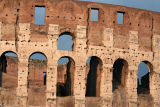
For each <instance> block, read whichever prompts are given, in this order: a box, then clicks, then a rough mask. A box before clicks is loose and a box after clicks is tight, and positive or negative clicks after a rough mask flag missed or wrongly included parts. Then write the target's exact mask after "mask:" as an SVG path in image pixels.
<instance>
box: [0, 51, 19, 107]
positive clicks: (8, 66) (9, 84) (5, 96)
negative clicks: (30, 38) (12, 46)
mask: <svg viewBox="0 0 160 107" xmlns="http://www.w3.org/2000/svg"><path fill="white" fill-rule="evenodd" d="M17 86H18V56H17V54H16V53H14V52H12V51H7V52H4V53H3V54H2V55H1V57H0V89H1V90H0V92H1V95H0V103H1V104H2V105H3V104H4V105H6V106H11V105H14V104H15V102H16V98H17V96H16V88H17Z"/></svg>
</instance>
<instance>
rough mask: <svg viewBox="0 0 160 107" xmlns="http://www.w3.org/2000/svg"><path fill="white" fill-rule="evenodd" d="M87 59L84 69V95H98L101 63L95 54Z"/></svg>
mask: <svg viewBox="0 0 160 107" xmlns="http://www.w3.org/2000/svg"><path fill="white" fill-rule="evenodd" d="M89 60H90V61H88V60H87V65H86V66H87V68H88V70H87V69H86V77H87V80H86V83H87V84H86V97H89V96H90V97H91V96H92V97H99V96H100V84H101V72H102V66H103V63H102V60H101V59H100V58H99V57H97V56H92V57H90V58H89Z"/></svg>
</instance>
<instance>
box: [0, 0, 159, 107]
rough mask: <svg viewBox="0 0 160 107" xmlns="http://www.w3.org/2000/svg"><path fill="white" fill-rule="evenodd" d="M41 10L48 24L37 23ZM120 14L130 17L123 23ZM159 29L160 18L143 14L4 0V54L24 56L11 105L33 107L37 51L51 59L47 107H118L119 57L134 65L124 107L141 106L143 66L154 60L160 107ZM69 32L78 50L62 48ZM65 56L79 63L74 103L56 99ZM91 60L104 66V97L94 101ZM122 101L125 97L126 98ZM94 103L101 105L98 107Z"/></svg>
mask: <svg viewBox="0 0 160 107" xmlns="http://www.w3.org/2000/svg"><path fill="white" fill-rule="evenodd" d="M35 6H44V7H45V25H35V24H34V16H35V13H34V12H35V11H34V7H35ZM92 8H97V9H98V11H99V14H98V21H91V13H90V12H91V9H92ZM117 12H123V13H124V22H123V24H117ZM159 29H160V13H157V12H151V11H146V10H141V9H134V8H129V7H124V6H116V5H110V4H101V3H90V2H84V1H74V0H29V1H28V0H1V1H0V40H1V42H0V49H1V50H0V54H1V55H2V54H3V53H4V52H8V51H13V52H14V53H16V54H17V56H18V67H17V68H18V77H17V78H18V82H17V83H18V84H17V85H18V86H17V90H16V93H17V96H16V100H15V102H14V103H13V102H11V105H12V106H14V105H15V106H20V107H22V106H33V105H29V103H28V101H29V100H27V97H28V96H29V95H28V93H29V89H28V87H27V78H28V72H29V68H28V67H29V66H28V65H29V57H30V55H32V54H33V53H35V52H41V53H43V54H44V55H45V56H46V57H47V64H46V72H47V83H46V90H45V93H43V95H46V96H45V97H44V99H45V101H44V102H45V103H46V104H45V105H46V106H47V107H54V106H64V105H65V104H67V105H69V106H75V107H84V106H86V107H87V106H88V107H89V106H90V104H91V105H93V106H96V107H99V106H104V107H111V106H115V104H114V105H112V101H114V100H113V98H114V97H113V92H112V80H113V78H112V77H113V64H114V62H115V61H116V60H117V59H118V58H121V59H124V60H125V61H126V62H127V63H128V68H127V72H128V73H127V75H126V77H125V78H126V80H125V91H126V96H125V98H126V99H127V100H126V102H125V104H124V105H125V106H129V107H135V106H137V104H138V101H137V99H138V95H137V73H138V64H139V63H140V62H141V61H148V62H149V64H151V65H152V66H153V67H152V69H150V73H151V76H150V82H149V83H150V95H151V96H152V98H153V102H154V104H153V105H155V106H159V105H160V85H159V84H160V83H159V81H160V78H159V77H160V76H159V75H160V67H159V64H160V57H159V56H160V55H159V53H160V52H159V51H160V50H159V47H160V42H159V41H160V31H159ZM64 32H70V33H71V35H72V38H73V41H74V46H73V51H63V50H58V49H57V44H58V43H57V42H58V41H57V40H58V38H59V36H60V35H61V34H62V33H64ZM63 56H68V57H70V58H71V59H73V60H74V62H75V66H74V72H73V74H74V75H72V80H74V81H73V82H72V95H73V96H72V97H73V98H72V97H71V98H68V99H67V98H64V99H63V98H57V96H56V92H57V81H60V80H57V78H58V77H57V72H58V70H57V68H58V64H57V61H58V60H59V59H60V58H61V57H63ZM91 56H96V57H98V58H99V59H100V60H101V61H102V64H101V65H102V67H101V68H99V69H100V77H99V78H100V80H99V81H100V84H98V86H99V87H100V88H99V90H100V93H99V95H100V96H99V97H95V99H94V98H93V100H92V98H85V94H86V81H87V75H88V74H87V73H88V72H86V69H88V68H87V65H86V60H87V59H88V58H89V57H91ZM61 81H62V80H61ZM63 81H64V80H63ZM2 90H3V89H2ZM6 92H7V91H6ZM121 94H123V93H121ZM35 95H36V93H35ZM7 96H8V95H7ZM38 96H40V95H38ZM118 96H119V97H118V98H121V97H120V96H121V95H119V94H118ZM57 100H59V101H57ZM60 101H62V102H60ZM92 101H98V103H96V104H94V103H95V102H92ZM90 102H91V103H90ZM117 103H119V102H117ZM5 104H8V103H5ZM56 104H57V105H56ZM140 104H141V103H140ZM122 106H123V105H122Z"/></svg>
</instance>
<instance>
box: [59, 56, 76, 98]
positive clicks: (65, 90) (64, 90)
mask: <svg viewBox="0 0 160 107" xmlns="http://www.w3.org/2000/svg"><path fill="white" fill-rule="evenodd" d="M57 63H58V67H57V96H59V97H63V96H72V95H73V91H74V90H73V89H74V70H75V62H74V60H73V59H72V58H70V57H67V56H65V57H61V58H60V59H59V60H58V62H57Z"/></svg>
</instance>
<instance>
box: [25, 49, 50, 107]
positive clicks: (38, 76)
mask: <svg viewBox="0 0 160 107" xmlns="http://www.w3.org/2000/svg"><path fill="white" fill-rule="evenodd" d="M47 60H48V59H47V57H46V55H45V54H44V53H42V52H39V51H37V52H33V53H32V54H31V55H30V56H29V58H28V76H27V86H28V104H29V105H32V106H45V103H46V102H45V101H46V100H45V99H46V82H47V80H46V78H47Z"/></svg>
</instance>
